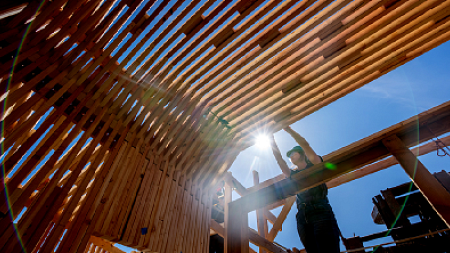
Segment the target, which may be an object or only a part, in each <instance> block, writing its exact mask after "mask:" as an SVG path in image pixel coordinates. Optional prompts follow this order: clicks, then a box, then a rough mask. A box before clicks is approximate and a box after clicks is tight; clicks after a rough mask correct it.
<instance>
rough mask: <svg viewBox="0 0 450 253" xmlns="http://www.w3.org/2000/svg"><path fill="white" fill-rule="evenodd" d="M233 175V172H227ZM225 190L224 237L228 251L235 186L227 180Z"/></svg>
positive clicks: (225, 249)
mask: <svg viewBox="0 0 450 253" xmlns="http://www.w3.org/2000/svg"><path fill="white" fill-rule="evenodd" d="M227 173H228V174H229V175H230V176H231V172H227ZM224 187H225V191H224V204H223V205H224V223H225V226H224V227H225V237H224V238H223V239H224V240H223V242H224V252H229V251H228V242H227V241H228V236H227V230H228V222H229V216H230V209H229V206H228V204H230V203H231V201H232V194H233V188H232V186H231V185H230V183H229V182H227V181H225V185H224Z"/></svg>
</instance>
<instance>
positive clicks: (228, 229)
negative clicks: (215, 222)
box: [225, 202, 249, 253]
mask: <svg viewBox="0 0 450 253" xmlns="http://www.w3.org/2000/svg"><path fill="white" fill-rule="evenodd" d="M225 214H226V216H225V235H226V236H225V252H226V253H231V252H233V253H249V245H248V242H249V232H248V212H246V211H244V210H243V209H242V206H241V205H240V204H239V203H237V202H232V203H230V204H228V213H225Z"/></svg>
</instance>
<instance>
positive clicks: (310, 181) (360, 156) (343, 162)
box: [234, 102, 450, 212]
mask: <svg viewBox="0 0 450 253" xmlns="http://www.w3.org/2000/svg"><path fill="white" fill-rule="evenodd" d="M418 122H423V123H422V124H420V125H418ZM429 129H432V131H433V133H431V132H430V130H429ZM448 131H450V102H447V103H444V104H442V105H440V106H438V107H435V108H432V109H430V110H428V111H426V112H423V113H421V114H419V115H417V116H415V117H412V118H410V119H408V120H405V121H403V122H400V123H398V124H396V125H394V126H392V127H390V128H387V129H385V130H383V131H380V132H378V133H376V134H373V135H371V136H369V137H367V138H364V139H362V140H360V141H358V142H355V143H353V144H351V145H349V146H347V147H344V148H342V149H340V150H337V151H335V152H333V153H331V154H329V155H327V156H324V162H323V163H321V164H317V165H315V166H314V167H312V168H310V169H309V170H307V171H304V172H300V173H297V174H295V175H293V176H292V177H291V178H287V179H283V180H281V181H279V182H277V183H275V184H273V185H271V186H268V187H266V188H264V189H261V190H259V191H258V192H255V193H250V194H247V195H246V196H244V197H242V198H240V199H238V200H236V201H234V202H236V205H242V206H241V208H242V210H244V211H246V212H250V211H253V210H256V209H258V208H261V207H264V206H267V205H269V204H272V203H274V202H276V201H278V200H280V199H284V198H287V197H289V196H294V195H295V194H297V193H298V192H301V191H303V190H306V189H309V188H311V187H314V186H316V185H319V184H321V183H323V182H326V181H329V180H330V179H332V178H335V177H337V176H339V175H342V174H344V173H347V172H350V171H352V170H354V169H355V168H358V167H361V166H364V165H367V164H370V163H373V162H375V161H377V160H379V159H381V158H384V157H386V156H387V155H389V151H388V150H387V148H386V147H385V146H384V145H383V143H382V140H383V139H384V138H386V137H388V136H391V135H393V134H397V136H398V137H399V138H400V139H401V140H402V141H403V142H404V143H405V145H406V146H413V145H417V144H418V143H422V142H424V141H428V140H429V139H431V138H433V137H434V134H436V135H438V136H439V135H441V134H443V133H446V132H448ZM329 165H332V167H333V169H328V168H327V166H328V167H329Z"/></svg>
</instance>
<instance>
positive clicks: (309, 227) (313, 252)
mask: <svg viewBox="0 0 450 253" xmlns="http://www.w3.org/2000/svg"><path fill="white" fill-rule="evenodd" d="M297 207H298V212H297V216H296V218H297V231H298V235H299V236H300V240H301V241H302V243H303V246H305V250H306V252H307V253H338V252H340V248H339V227H338V225H337V222H336V218H335V217H334V213H333V210H332V209H331V206H330V204H329V203H328V201H323V202H316V203H308V204H305V203H301V204H300V205H298V206H297Z"/></svg>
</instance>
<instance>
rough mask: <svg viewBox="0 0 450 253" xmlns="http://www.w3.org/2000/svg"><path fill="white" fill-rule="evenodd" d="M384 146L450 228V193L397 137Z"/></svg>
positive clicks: (384, 140) (394, 136)
mask: <svg viewBox="0 0 450 253" xmlns="http://www.w3.org/2000/svg"><path fill="white" fill-rule="evenodd" d="M383 144H384V145H385V146H386V148H387V149H388V150H389V152H391V153H392V155H393V156H394V157H395V158H396V159H397V161H398V162H399V164H400V165H401V166H402V167H403V169H404V170H405V171H406V173H407V174H408V175H409V177H410V178H411V180H412V181H413V182H414V184H415V185H416V186H417V188H418V189H419V190H420V191H421V192H422V194H423V195H424V196H425V198H426V199H427V200H428V202H430V205H431V206H432V207H433V208H434V210H435V211H436V212H437V213H438V215H439V216H440V217H441V218H442V220H443V221H444V222H445V223H446V224H447V226H448V227H450V193H449V192H448V191H447V190H446V189H445V188H444V187H443V186H442V185H441V184H440V183H439V181H438V180H437V179H436V178H435V177H434V176H433V175H432V174H431V173H430V172H429V171H428V170H427V169H426V168H425V166H424V165H423V164H422V163H421V162H420V161H419V159H417V157H416V156H415V155H414V154H413V153H412V152H411V151H410V150H409V149H408V148H407V147H406V146H405V144H404V143H403V142H402V141H401V140H400V139H399V138H398V137H397V135H392V136H390V137H388V138H386V139H383Z"/></svg>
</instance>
